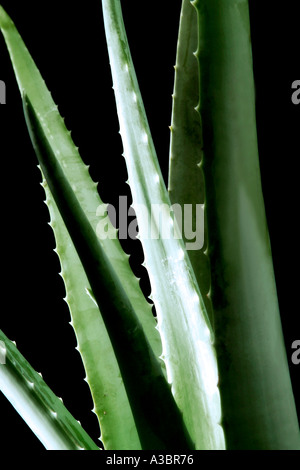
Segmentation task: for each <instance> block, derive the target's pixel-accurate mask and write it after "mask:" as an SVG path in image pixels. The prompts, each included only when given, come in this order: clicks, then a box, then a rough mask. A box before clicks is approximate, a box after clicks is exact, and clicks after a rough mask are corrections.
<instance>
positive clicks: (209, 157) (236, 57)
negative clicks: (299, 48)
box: [192, 0, 300, 449]
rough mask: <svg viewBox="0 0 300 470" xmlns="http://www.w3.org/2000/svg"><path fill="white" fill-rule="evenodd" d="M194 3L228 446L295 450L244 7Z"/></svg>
mask: <svg viewBox="0 0 300 470" xmlns="http://www.w3.org/2000/svg"><path fill="white" fill-rule="evenodd" d="M192 3H193V4H194V6H195V7H196V9H197V14H198V27H199V30H198V31H199V44H198V49H197V57H198V60H199V71H200V103H199V110H200V114H201V121H202V128H203V144H204V146H203V148H204V150H203V152H204V162H203V171H204V174H205V182H206V204H207V218H208V237H209V254H210V260H211V266H212V270H211V272H212V288H211V295H212V301H213V306H214V321H215V333H216V348H217V354H218V363H219V371H220V392H221V401H222V412H223V413H222V414H223V427H224V431H225V435H226V443H227V447H228V448H229V449H299V442H300V440H299V425H298V421H297V414H296V409H295V403H294V398H293V392H292V387H291V383H290V377H289V368H288V362H287V358H286V352H285V346H284V340H283V335H282V328H281V322H280V314H279V309H278V301H277V294H276V285H275V279H274V273H273V265H272V254H271V248H270V241H269V234H268V227H267V223H266V216H265V209H264V201H263V195H262V188H261V179H260V170H259V158H258V147H257V135H256V120H255V91H254V80H253V67H252V52H251V41H250V24H249V11H248V1H247V0H196V1H194V2H192ZM204 269H205V268H204Z"/></svg>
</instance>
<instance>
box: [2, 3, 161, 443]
mask: <svg viewBox="0 0 300 470" xmlns="http://www.w3.org/2000/svg"><path fill="white" fill-rule="evenodd" d="M0 27H1V31H2V33H3V35H4V38H5V41H6V44H7V47H8V50H9V53H10V57H11V60H12V64H13V67H14V71H15V75H16V78H17V81H18V84H19V88H20V91H21V92H22V91H23V90H25V92H26V94H27V95H28V97H29V99H30V100H31V102H32V103H33V105H34V107H35V109H36V111H37V112H38V113H39V114H40V115H41V117H42V118H43V119H44V122H45V123H46V124H45V128H44V132H45V134H46V136H47V138H48V140H49V141H51V145H52V148H53V150H54V151H55V153H56V156H57V159H58V161H59V162H60V165H61V166H62V167H63V168H64V173H65V175H66V177H67V178H68V179H69V180H70V181H72V184H73V187H76V188H77V190H76V194H77V197H78V199H79V201H80V203H81V205H82V207H83V209H84V212H85V214H87V217H88V220H89V222H90V224H91V225H92V227H93V229H94V231H96V232H97V228H98V226H99V225H98V224H99V223H101V222H103V220H104V219H105V224H106V225H107V229H108V232H109V233H110V234H112V237H111V238H106V239H104V240H102V241H103V244H104V247H105V252H106V254H107V256H108V257H109V259H110V262H111V264H112V265H113V267H114V269H115V270H116V272H118V275H119V278H120V280H121V283H122V285H123V288H124V290H125V291H126V293H127V295H128V297H129V299H130V302H131V304H132V305H133V306H134V309H135V311H136V312H137V315H138V317H139V319H140V321H141V323H142V326H143V328H144V330H145V332H146V335H147V338H148V340H149V342H150V344H151V347H152V349H153V350H154V352H155V355H156V356H157V357H159V355H160V354H161V341H160V337H159V333H158V331H157V330H156V329H155V326H156V321H155V319H154V318H153V315H152V311H151V307H150V305H149V304H148V302H147V301H146V300H145V298H144V295H143V294H142V292H141V290H140V288H139V283H138V280H137V279H136V277H135V276H134V275H133V273H132V271H131V268H130V265H129V261H128V256H127V255H126V254H125V253H124V252H123V250H122V248H121V246H120V243H119V241H118V239H117V234H116V230H115V229H114V227H113V226H112V224H111V223H110V221H109V219H108V217H105V211H103V210H102V209H103V206H104V205H103V202H102V201H101V199H100V198H99V195H98V193H97V190H96V186H97V185H96V184H95V183H93V182H92V180H91V178H90V176H89V172H88V168H87V167H86V166H85V165H84V164H83V162H82V160H81V158H80V155H79V153H78V149H77V147H75V145H74V143H73V141H72V139H71V136H70V132H69V131H67V129H66V127H65V124H64V121H63V119H62V118H61V116H60V114H59V112H58V110H57V106H56V105H55V103H54V101H53V99H52V97H51V95H50V93H49V91H48V89H47V87H46V85H45V82H44V80H43V78H42V77H41V75H40V72H39V71H38V69H37V67H36V65H35V63H34V61H33V59H32V58H31V56H30V54H29V52H28V50H27V48H26V46H25V44H24V42H23V41H22V39H21V37H20V35H19V34H18V32H17V30H16V28H15V26H14V24H13V22H12V21H11V19H10V18H9V16H8V15H7V14H6V13H5V11H4V10H3V8H2V7H0ZM45 190H46V192H47V204H48V207H49V210H50V212H51V217H52V228H53V230H54V233H55V236H56V241H57V245H58V246H57V251H58V254H59V257H60V260H61V263H62V265H63V266H62V274H63V277H64V281H65V284H66V290H67V298H66V300H67V302H68V304H69V307H70V311H71V316H72V323H73V325H74V327H75V331H76V335H77V340H78V349H79V351H80V353H81V354H82V359H83V363H84V366H85V369H86V373H87V379H88V382H89V385H90V388H91V392H92V396H93V399H94V400H95V402H94V403H95V411H96V413H97V415H98V418H99V421H100V427H101V431H102V440H103V442H104V444H105V446H106V448H108V449H111V448H113V449H116V448H126V449H131V448H133V449H139V448H140V442H139V438H138V437H137V434H136V431H135V425H134V421H133V417H132V412H131V408H130V406H129V403H128V398H127V396H126V394H125V390H124V387H123V385H122V380H121V379H120V371H119V367H118V365H117V362H116V360H115V357H114V353H113V351H112V348H111V347H110V341H109V340H108V336H107V332H106V330H105V329H104V328H103V322H102V319H101V317H100V315H99V311H98V308H96V306H95V305H94V304H92V302H91V299H89V298H88V297H87V295H86V292H85V288H87V290H88V289H89V284H88V283H87V280H86V275H85V273H84V270H83V268H82V266H81V265H80V263H79V262H78V256H77V254H75V251H74V248H73V245H72V242H71V240H70V237H69V235H67V233H66V230H65V228H64V227H63V226H62V225H61V220H60V216H59V215H57V210H56V208H55V202H54V201H53V198H52V195H51V194H50V192H49V191H47V185H45ZM98 214H100V215H101V214H103V216H102V217H100V215H98ZM86 311H89V312H90V315H89V320H90V322H89V323H87V322H86V321H85V313H86ZM91 332H92V333H93V338H95V337H97V340H96V341H87V338H88V337H89V335H90V334H91ZM98 358H103V360H102V361H99V359H98ZM102 391H103V393H102ZM104 395H105V396H104ZM116 403H118V406H115V405H116ZM104 412H105V414H104Z"/></svg>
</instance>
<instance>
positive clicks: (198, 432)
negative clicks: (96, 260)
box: [102, 0, 224, 449]
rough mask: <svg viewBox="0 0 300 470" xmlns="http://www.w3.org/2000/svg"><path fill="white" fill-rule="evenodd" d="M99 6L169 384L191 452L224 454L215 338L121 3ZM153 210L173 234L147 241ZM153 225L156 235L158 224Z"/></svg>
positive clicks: (104, 3) (114, 1)
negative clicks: (181, 232) (175, 212)
mask: <svg viewBox="0 0 300 470" xmlns="http://www.w3.org/2000/svg"><path fill="white" fill-rule="evenodd" d="M102 5H103V14H104V23H105V30H106V38H107V45H108V51H109V56H110V65H111V70H112V77H113V84H114V91H115V97H116V103H117V110H118V117H119V122H120V133H121V136H122V140H123V147H124V156H125V159H126V163H127V170H128V176H129V184H130V187H131V191H132V197H133V208H134V209H135V212H136V214H137V219H138V223H139V229H140V238H141V242H142V245H143V249H144V254H145V265H146V268H147V270H148V273H149V277H150V282H151V286H152V298H153V300H154V303H155V306H156V311H157V317H158V327H159V331H160V334H161V338H162V343H163V359H164V361H165V363H166V368H167V373H168V380H169V382H170V383H171V384H172V390H173V393H174V396H175V400H176V402H177V404H178V406H179V407H180V409H181V410H182V412H183V416H184V420H185V423H186V426H187V428H188V431H189V432H190V434H191V437H192V439H193V440H194V442H195V445H196V448H197V449H216V448H223V447H224V436H223V431H222V428H221V426H220V424H219V421H220V419H221V417H220V414H221V411H220V397H219V391H218V387H217V382H218V373H217V364H216V357H215V351H214V347H213V332H212V329H211V325H210V322H209V319H208V316H207V312H206V309H205V305H204V303H203V300H202V296H201V293H200V291H199V288H198V285H197V282H196V279H195V276H194V273H193V270H192V267H191V265H190V261H189V258H188V256H187V254H186V251H185V247H184V244H183V241H182V240H181V239H180V237H177V235H178V232H176V222H175V221H174V218H173V217H172V216H171V215H170V213H169V210H170V200H169V197H168V193H167V190H166V187H165V185H164V182H163V178H162V175H161V171H160V168H159V164H158V161H157V157H156V153H155V149H154V146H153V142H152V138H151V134H150V130H149V127H148V123H147V118H146V114H145V110H144V107H143V103H142V99H141V96H140V91H139V87H138V83H137V78H136V75H135V71H134V67H133V63H132V59H131V55H130V51H129V46H128V42H127V37H126V32H125V27H124V23H123V18H122V12H121V5H120V1H118V0H113V1H111V0H103V1H102ZM153 205H157V206H161V207H163V208H164V212H163V216H162V218H163V220H164V222H165V224H168V226H169V227H174V230H175V233H174V234H173V235H174V236H171V237H170V238H163V237H162V236H161V237H160V238H159V237H151V234H150V236H149V232H148V230H147V228H148V227H149V220H151V218H152V215H153V214H151V208H153ZM154 226H155V229H156V230H157V231H158V232H159V223H158V221H157V219H154ZM179 351H180V352H179Z"/></svg>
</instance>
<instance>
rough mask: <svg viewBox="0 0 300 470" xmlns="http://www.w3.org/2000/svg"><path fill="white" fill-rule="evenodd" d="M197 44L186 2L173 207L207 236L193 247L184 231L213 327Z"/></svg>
mask: <svg viewBox="0 0 300 470" xmlns="http://www.w3.org/2000/svg"><path fill="white" fill-rule="evenodd" d="M197 45H198V24H197V13H196V10H195V8H193V6H192V5H191V2H190V1H189V0H184V1H183V3H182V10H181V16H180V27H179V37H178V43H177V57H176V66H175V83H174V91H173V106H172V122H171V128H170V130H171V140H170V156H169V181H168V186H169V187H168V190H169V195H170V199H171V202H172V204H180V206H181V207H182V208H184V205H190V207H191V209H192V216H193V217H192V224H193V227H195V229H194V230H195V231H196V233H197V231H199V232H200V231H201V233H203V239H201V240H199V242H198V243H196V242H194V243H192V244H191V241H190V239H189V238H188V237H187V236H186V235H185V233H184V232H183V234H182V235H183V240H184V242H185V244H186V246H187V247H190V249H189V250H188V255H189V257H190V260H191V263H192V266H193V269H194V272H195V276H196V279H197V282H198V285H199V288H200V292H201V294H202V296H203V300H204V303H205V307H206V310H207V313H208V315H209V319H210V322H211V323H212V324H213V323H214V320H213V308H212V302H211V298H210V287H211V276H210V263H209V257H208V243H207V223H206V222H207V221H206V220H205V216H206V210H205V181H204V175H203V170H202V163H203V160H202V158H203V152H202V127H201V120H200V115H199V112H198V111H197V104H198V102H199V78H198V62H197V59H196V57H195V52H196V50H197ZM200 205H202V210H203V211H204V214H203V213H202V214H201V215H202V216H203V218H202V217H201V218H199V214H198V213H197V207H198V208H199V207H201V206H200ZM185 207H187V206H185ZM189 237H190V235H189Z"/></svg>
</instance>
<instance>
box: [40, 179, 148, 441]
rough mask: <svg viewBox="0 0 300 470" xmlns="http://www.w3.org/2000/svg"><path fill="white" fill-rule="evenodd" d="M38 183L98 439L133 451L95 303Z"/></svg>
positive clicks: (121, 391) (131, 425) (127, 413)
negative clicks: (45, 207)
mask: <svg viewBox="0 0 300 470" xmlns="http://www.w3.org/2000/svg"><path fill="white" fill-rule="evenodd" d="M43 187H44V189H45V192H46V201H45V202H46V204H47V207H48V209H49V213H50V217H51V221H50V225H51V227H52V228H53V232H54V236H55V240H56V252H57V254H58V256H59V260H60V264H61V275H62V277H63V280H64V283H65V288H66V298H65V300H66V302H67V303H68V306H69V309H70V314H71V324H72V326H73V328H74V331H75V334H76V338H77V343H78V350H79V351H80V354H81V356H82V361H83V364H84V368H85V371H86V380H87V382H88V384H89V386H90V389H91V394H92V397H93V402H94V411H95V413H96V415H97V417H98V419H99V424H100V428H101V441H102V443H103V445H104V448H105V449H106V450H112V449H118V450H131V449H132V450H139V449H140V448H141V444H140V440H139V437H138V434H137V431H136V427H135V422H134V419H133V416H132V411H131V407H130V406H129V403H128V398H127V394H126V391H125V388H124V384H123V380H122V377H121V374H120V369H119V366H118V363H117V361H116V357H115V355H114V354H113V352H112V346H111V341H110V339H109V336H108V334H107V331H106V328H105V325H104V322H103V319H102V317H101V315H100V311H99V308H98V305H97V304H96V302H95V301H94V300H93V299H92V298H91V295H89V294H90V284H89V281H88V279H87V277H86V274H85V271H84V269H83V267H82V264H81V262H80V259H79V257H78V254H77V252H76V250H75V248H74V245H73V242H72V240H71V238H70V236H69V234H68V231H67V229H66V227H65V225H64V222H63V220H62V218H61V215H60V213H59V211H58V209H57V206H56V204H55V201H54V200H53V197H52V194H51V192H50V190H49V187H48V185H47V182H46V180H45V179H44V180H43Z"/></svg>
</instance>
